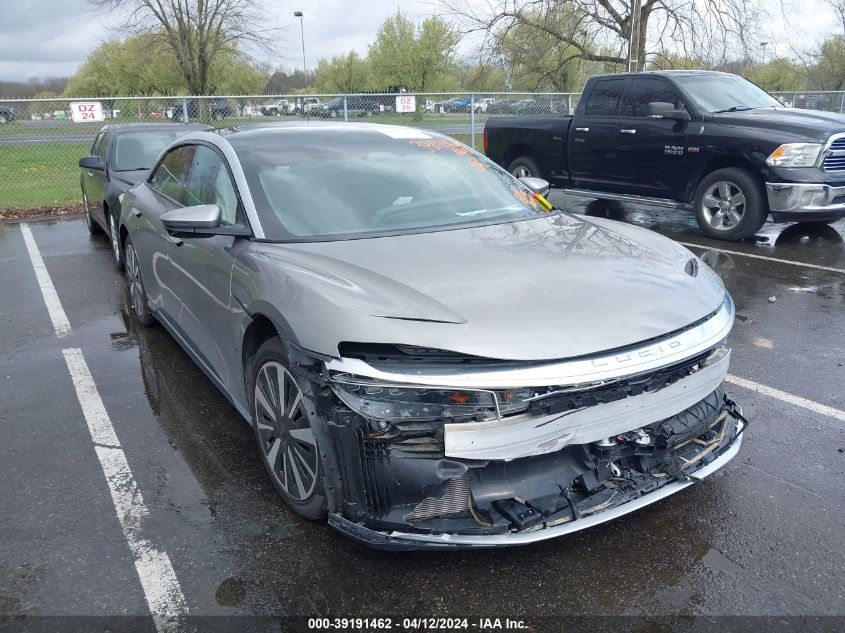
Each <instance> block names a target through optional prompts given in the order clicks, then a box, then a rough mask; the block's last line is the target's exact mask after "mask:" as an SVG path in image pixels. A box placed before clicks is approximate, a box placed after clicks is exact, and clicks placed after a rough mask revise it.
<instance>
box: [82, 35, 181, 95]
mask: <svg viewBox="0 0 845 633" xmlns="http://www.w3.org/2000/svg"><path fill="white" fill-rule="evenodd" d="M184 90H185V82H184V80H183V78H182V76H181V73H180V72H179V68H178V67H177V65H176V62H175V61H174V59H173V55H172V53H171V52H170V50H169V49H168V48H166V47H163V46H162V45H161V42H160V40H158V38H156V37H154V36H149V35H140V36H136V37H132V38H129V39H127V40H125V41H121V40H119V39H110V40H107V41H105V42H103V43H102V44H100V46H98V47H97V48H95V49H94V50H93V51H92V52H91V53H90V54H89V55H88V58H87V59H86V60H85V61H84V62H83V63H82V66H80V68H79V70H78V71H77V73H76V74H75V75H74V76H73V77H71V78H70V80H69V81H68V84H67V87H66V89H65V94H66V95H70V96H80V97H109V96H113V97H114V96H151V95H173V94H178V93H179V92H184Z"/></svg>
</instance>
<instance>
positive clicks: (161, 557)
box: [20, 223, 187, 633]
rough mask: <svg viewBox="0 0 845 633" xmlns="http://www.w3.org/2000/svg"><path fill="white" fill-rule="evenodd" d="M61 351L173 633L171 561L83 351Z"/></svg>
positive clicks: (148, 594)
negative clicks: (152, 536) (148, 524)
mask: <svg viewBox="0 0 845 633" xmlns="http://www.w3.org/2000/svg"><path fill="white" fill-rule="evenodd" d="M20 226H21V232H22V234H23V237H24V241H25V242H26V249H27V251H28V252H29V258H30V260H31V262H32V267H33V269H34V270H35V275H36V277H37V278H38V285H39V286H40V287H41V294H42V296H43V297H44V303H45V305H46V306H47V311H48V312H49V313H50V319H51V321H52V322H53V329H54V330H55V331H56V335H57V336H59V337H62V336H65V335H66V334H69V333H70V331H71V327H70V322H69V321H68V319H67V315H66V314H65V311H64V308H63V307H62V304H61V301H60V300H59V295H58V294H57V293H56V288H55V286H54V285H53V281H52V279H50V274H49V273H48V272H47V267H46V266H45V265H44V260H43V259H42V257H41V252H40V251H39V250H38V245H37V244H36V243H35V238H34V237H33V236H32V232H31V231H30V229H29V226H28V225H27V224H26V223H22V224H21V225H20ZM62 354H63V355H64V357H65V363H66V364H67V369H68V372H69V373H70V377H71V380H72V381H73V386H74V389H75V390H76V397H77V400H79V404H80V406H81V407H82V414H83V416H84V417H85V422H86V424H87V426H88V432H89V433H90V435H91V439H92V440H93V442H94V451H95V452H96V454H97V460H98V461H99V462H100V467H101V468H102V469H103V474H104V475H105V477H106V483H107V485H108V488H109V493H110V494H111V498H112V503H113V505H114V509H115V512H116V513H117V520H118V522H119V523H120V527H121V530H122V531H123V536H124V538H125V539H126V543H127V545H128V546H129V550H130V551H131V553H132V556H133V558H134V562H135V570H136V571H137V573H138V578H139V580H140V581H141V588H142V589H143V591H144V597H145V598H146V601H147V605H148V606H149V609H150V613H151V614H152V616H153V624H154V626H155V628H156V630H157V631H158V632H159V633H170V632H173V631H177V630H178V628H179V621H178V617H179V616H180V615H183V614H185V613H187V606H186V604H185V596H184V594H183V593H182V587H181V586H180V585H179V580H178V578H177V577H176V572H175V570H174V569H173V564H172V563H171V562H170V557H169V556H168V555H167V552H165V551H163V550H161V549H158V548H156V547H155V545H153V543H152V542H151V541H150V540H149V539H148V538H147V537H146V536H145V530H144V522H145V521H146V519H147V517H148V516H149V514H150V512H149V510H148V509H147V506H146V504H145V503H144V499H143V497H142V496H141V491H140V490H139V488H138V484H137V483H136V482H135V478H134V476H133V475H132V470H131V469H130V468H129V462H128V461H127V459H126V454H125V453H124V451H123V449H122V448H121V446H120V441H119V440H118V437H117V433H116V432H115V429H114V426H113V425H112V422H111V419H110V418H109V414H108V412H107V411H106V407H105V405H103V400H102V398H100V393H99V392H98V391H97V385H96V384H95V383H94V379H93V377H92V376H91V371H90V370H89V368H88V363H86V362H85V357H84V356H83V355H82V350H81V349H78V348H70V349H64V350H62Z"/></svg>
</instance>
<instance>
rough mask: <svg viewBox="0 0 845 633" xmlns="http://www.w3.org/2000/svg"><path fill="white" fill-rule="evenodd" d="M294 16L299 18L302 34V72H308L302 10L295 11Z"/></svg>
mask: <svg viewBox="0 0 845 633" xmlns="http://www.w3.org/2000/svg"><path fill="white" fill-rule="evenodd" d="M293 17H295V18H299V33H300V35H301V36H302V72H304V73H305V74H306V75H307V74H308V65H307V64H306V63H305V26H303V24H302V11H294V12H293Z"/></svg>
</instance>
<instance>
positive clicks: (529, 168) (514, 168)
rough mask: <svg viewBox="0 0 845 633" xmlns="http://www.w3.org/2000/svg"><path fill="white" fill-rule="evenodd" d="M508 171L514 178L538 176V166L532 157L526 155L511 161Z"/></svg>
mask: <svg viewBox="0 0 845 633" xmlns="http://www.w3.org/2000/svg"><path fill="white" fill-rule="evenodd" d="M508 171H509V172H510V173H511V174H512V175H513V176H515V177H516V178H540V168H539V167H538V166H537V163H535V162H534V160H533V159H531V158H528V157H527V156H521V157H519V158H517V159H516V160H513V161H511V164H510V165H508Z"/></svg>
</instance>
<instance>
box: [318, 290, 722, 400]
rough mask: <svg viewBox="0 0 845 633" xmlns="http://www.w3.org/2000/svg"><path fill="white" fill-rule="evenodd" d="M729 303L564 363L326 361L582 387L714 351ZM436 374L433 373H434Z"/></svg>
mask: <svg viewBox="0 0 845 633" xmlns="http://www.w3.org/2000/svg"><path fill="white" fill-rule="evenodd" d="M734 311H735V308H734V303H733V300H732V299H731V298H730V296H729V295H728V294H725V301H724V303H723V304H722V306H721V308H720V309H719V311H718V312H717V313H716V314H715V315H713V316H712V317H711V318H710V319H708V320H707V321H705V322H704V323H702V324H700V325H698V326H696V327H694V328H692V329H689V330H686V331H684V332H681V333H680V334H677V335H675V336H672V337H668V338H666V339H664V340H661V341H659V342H657V343H652V344H650V345H645V346H643V347H639V348H636V349H632V350H630V351H627V352H622V353H618V354H611V355H605V356H594V357H592V358H586V359H580V360H568V361H550V362H548V363H539V364H537V365H532V366H530V367H516V368H506V369H489V368H475V369H473V368H472V367H466V368H463V369H461V370H460V371H457V372H456V371H455V368H454V367H447V368H439V367H431V366H428V367H426V371H425V373H423V372H421V371H420V368H419V365H418V364H412V363H408V364H405V365H401V366H397V367H396V368H395V369H394V368H393V367H391V368H389V369H386V368H378V367H374V366H373V365H370V364H369V363H367V362H365V361H363V360H359V359H356V358H333V359H331V360H330V361H328V362H326V369H328V370H329V371H330V372H332V373H342V374H348V375H350V376H347V377H345V378H346V379H347V380H349V379H352V380H354V379H355V377H365V378H371V379H373V380H377V381H379V382H382V381H383V382H387V383H391V384H399V385H402V386H419V387H426V388H431V387H441V388H452V389H455V388H466V389H484V390H486V389H511V388H515V387H544V386H553V387H554V386H564V385H582V384H589V383H599V382H603V381H607V380H614V379H616V378H621V377H623V376H630V375H633V374H640V373H645V372H648V371H653V370H655V369H659V368H660V367H665V366H667V365H672V364H674V363H677V362H680V361H683V360H684V359H687V358H689V357H691V356H695V355H696V354H700V353H702V352H705V351H707V350H708V349H710V348H712V347H715V346H716V345H718V344H719V343H720V342H721V341H723V340H724V338H725V337H726V336H727V335H728V333H729V332H730V331H731V328H732V327H733V323H734ZM438 370H439V371H438Z"/></svg>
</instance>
